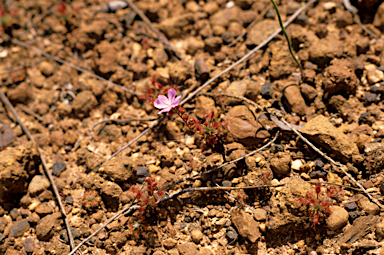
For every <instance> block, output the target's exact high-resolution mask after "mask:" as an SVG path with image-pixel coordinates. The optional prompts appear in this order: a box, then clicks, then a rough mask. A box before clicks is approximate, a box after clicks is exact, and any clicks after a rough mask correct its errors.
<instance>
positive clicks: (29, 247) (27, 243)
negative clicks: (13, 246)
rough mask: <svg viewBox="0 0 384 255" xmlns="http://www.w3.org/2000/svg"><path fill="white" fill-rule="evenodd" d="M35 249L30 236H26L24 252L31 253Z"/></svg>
mask: <svg viewBox="0 0 384 255" xmlns="http://www.w3.org/2000/svg"><path fill="white" fill-rule="evenodd" d="M34 250H35V242H34V240H33V239H32V238H26V239H25V242H24V251H25V252H26V253H33V252H34Z"/></svg>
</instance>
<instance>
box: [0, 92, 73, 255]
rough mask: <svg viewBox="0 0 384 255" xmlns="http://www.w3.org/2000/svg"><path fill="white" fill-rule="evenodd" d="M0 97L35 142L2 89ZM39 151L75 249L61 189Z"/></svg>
mask: <svg viewBox="0 0 384 255" xmlns="http://www.w3.org/2000/svg"><path fill="white" fill-rule="evenodd" d="M0 99H1V101H2V102H3V104H4V105H6V106H7V107H8V109H9V110H10V111H11V113H12V114H13V116H14V117H15V118H16V121H17V122H18V123H19V125H20V127H21V128H22V130H23V131H24V133H25V135H26V136H27V137H28V139H29V140H31V141H33V142H35V139H33V137H32V135H31V133H30V132H29V130H28V128H27V127H26V126H25V125H24V123H23V122H22V121H21V119H20V117H19V115H18V114H17V112H16V110H15V108H14V107H13V106H12V104H11V102H9V100H8V98H7V96H6V95H5V94H4V93H3V91H1V90H0ZM37 151H38V152H39V155H40V159H41V163H42V164H43V168H44V171H45V174H46V175H47V177H48V179H49V181H50V182H51V185H52V189H53V192H54V193H55V196H56V199H57V202H58V203H59V207H60V210H61V214H62V215H63V217H64V221H65V225H66V228H67V233H68V237H69V243H70V246H71V249H73V248H74V247H75V242H74V239H73V235H72V230H71V226H70V225H69V221H68V218H67V214H66V213H65V209H64V205H63V203H62V202H61V198H60V194H59V191H58V189H57V187H56V184H55V181H54V180H53V177H52V174H51V172H50V171H49V168H48V166H47V163H46V162H45V159H44V157H43V154H42V152H41V150H40V148H38V149H37Z"/></svg>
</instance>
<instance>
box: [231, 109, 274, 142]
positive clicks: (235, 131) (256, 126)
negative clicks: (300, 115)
mask: <svg viewBox="0 0 384 255" xmlns="http://www.w3.org/2000/svg"><path fill="white" fill-rule="evenodd" d="M225 121H227V122H228V127H227V128H228V131H229V136H232V137H233V139H234V140H236V141H238V142H240V143H242V144H245V145H251V144H255V143H257V142H260V141H262V140H263V139H265V138H267V137H269V133H268V132H267V131H266V130H265V129H263V127H262V126H261V125H260V123H258V122H257V121H256V119H255V117H254V115H253V114H252V113H251V112H250V111H249V109H248V108H247V107H246V106H244V105H236V106H234V107H233V108H231V109H230V110H229V111H228V114H227V116H226V117H225ZM259 121H260V122H262V123H263V125H264V126H265V125H269V126H270V127H273V126H275V125H274V123H273V122H272V121H268V120H266V119H259Z"/></svg>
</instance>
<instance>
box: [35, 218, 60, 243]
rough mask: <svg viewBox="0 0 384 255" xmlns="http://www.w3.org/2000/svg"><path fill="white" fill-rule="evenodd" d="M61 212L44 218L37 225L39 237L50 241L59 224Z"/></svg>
mask: <svg viewBox="0 0 384 255" xmlns="http://www.w3.org/2000/svg"><path fill="white" fill-rule="evenodd" d="M60 217H61V213H59V212H56V213H53V214H50V215H47V216H45V217H44V218H42V219H41V220H40V221H39V223H38V224H37V226H36V236H37V239H39V240H41V241H48V240H49V239H50V238H51V237H52V236H53V234H54V231H55V227H56V226H57V225H58V224H59V222H58V219H59V218H60Z"/></svg>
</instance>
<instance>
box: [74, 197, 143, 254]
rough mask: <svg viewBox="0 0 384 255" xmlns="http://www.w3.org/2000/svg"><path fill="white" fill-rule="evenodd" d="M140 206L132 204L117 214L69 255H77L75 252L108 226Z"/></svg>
mask: <svg viewBox="0 0 384 255" xmlns="http://www.w3.org/2000/svg"><path fill="white" fill-rule="evenodd" d="M139 207H140V206H138V205H132V204H130V205H129V206H127V207H125V208H124V209H123V210H121V211H120V212H118V213H116V214H115V215H114V216H113V217H112V218H110V219H109V220H108V221H107V222H106V223H104V224H103V226H101V227H100V228H99V229H98V230H96V231H95V232H94V233H92V234H91V235H90V236H88V237H87V238H85V239H84V240H83V241H81V243H79V244H78V245H77V246H76V247H75V248H74V249H73V250H72V251H71V253H69V254H68V255H73V254H75V252H76V251H77V250H78V249H79V248H80V247H81V246H82V245H83V244H85V243H86V242H88V241H89V240H91V238H92V237H94V236H95V235H97V233H99V232H100V231H101V230H102V229H103V228H105V227H106V226H108V225H109V224H110V223H111V222H112V221H114V220H115V219H116V218H117V217H119V216H120V215H122V214H123V213H129V212H131V211H132V210H134V209H137V208H139Z"/></svg>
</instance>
